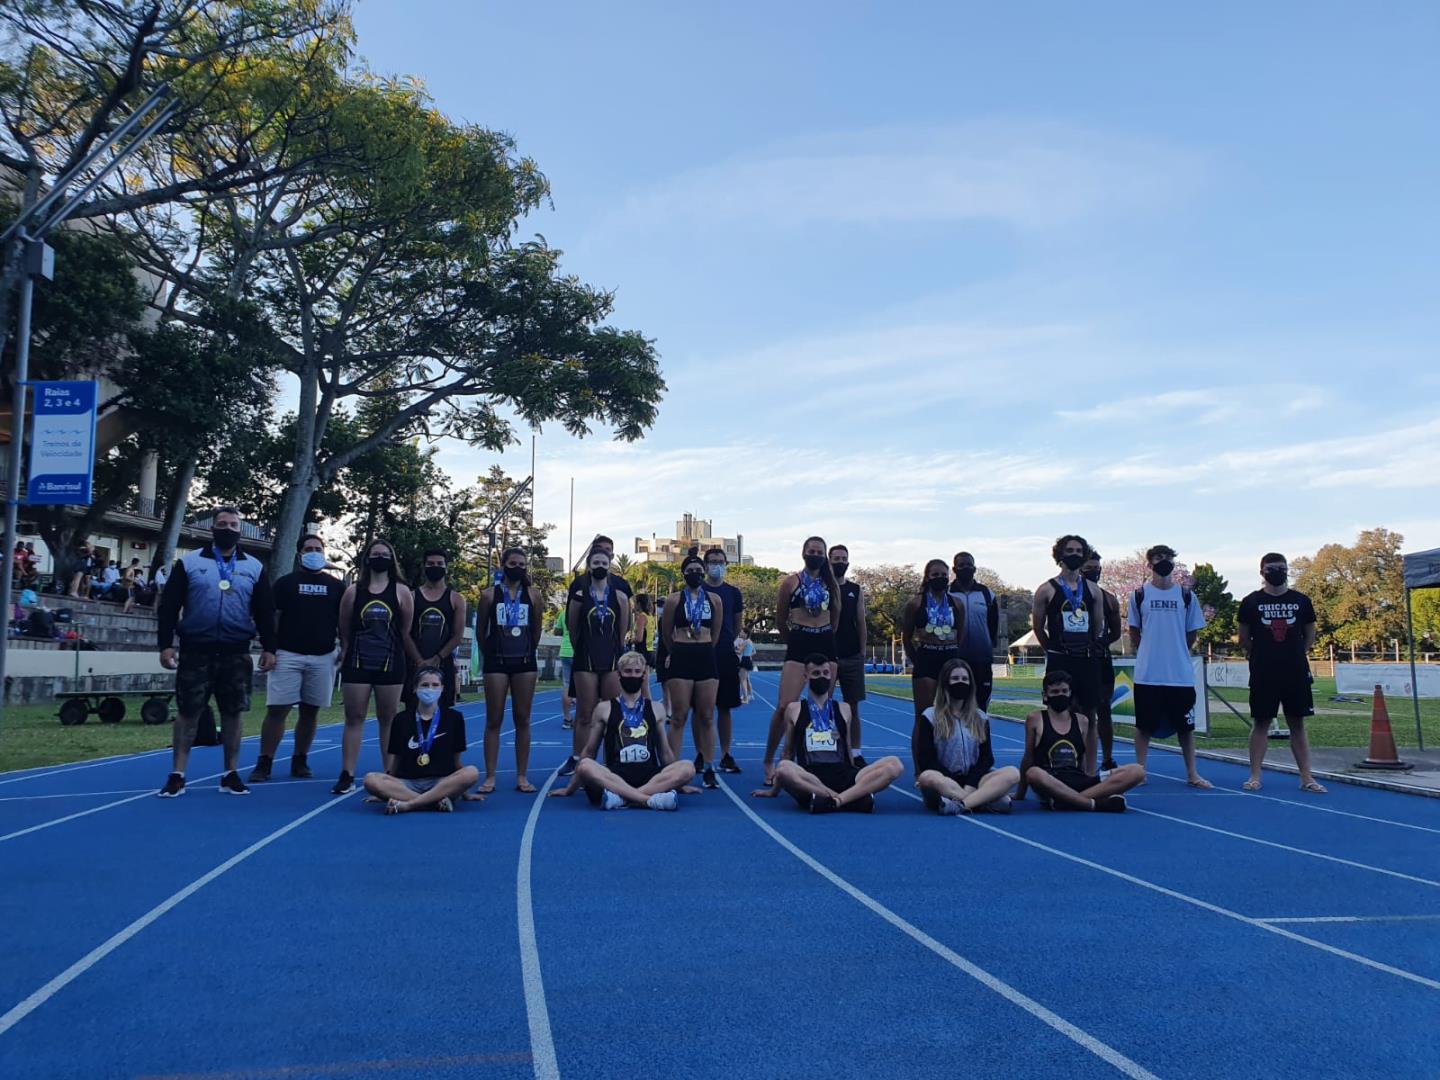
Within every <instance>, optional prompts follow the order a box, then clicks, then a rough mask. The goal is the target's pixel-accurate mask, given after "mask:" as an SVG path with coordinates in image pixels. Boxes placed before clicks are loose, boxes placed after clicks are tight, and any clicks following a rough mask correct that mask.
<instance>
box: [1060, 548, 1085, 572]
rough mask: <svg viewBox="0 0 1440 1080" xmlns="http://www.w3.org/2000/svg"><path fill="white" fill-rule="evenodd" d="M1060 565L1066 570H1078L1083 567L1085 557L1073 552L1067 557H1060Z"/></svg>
mask: <svg viewBox="0 0 1440 1080" xmlns="http://www.w3.org/2000/svg"><path fill="white" fill-rule="evenodd" d="M1060 565H1062V566H1063V567H1065V569H1066V570H1079V569H1080V567H1082V566H1084V565H1085V556H1084V555H1076V554H1074V553H1073V552H1072V553H1071V554H1069V555H1061V556H1060Z"/></svg>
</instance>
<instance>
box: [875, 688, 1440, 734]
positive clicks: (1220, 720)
mask: <svg viewBox="0 0 1440 1080" xmlns="http://www.w3.org/2000/svg"><path fill="white" fill-rule="evenodd" d="M1040 676H1041V672H1040V671H1039V670H1037V671H1036V674H1035V675H1034V676H1029V677H1023V676H1022V677H1020V678H1013V679H997V680H995V690H996V692H997V693H1001V692H1003V689H1004V688H1005V687H1013V688H1015V689H1023V690H1028V691H1031V692H1034V693H1037V694H1038V692H1039V690H1040ZM866 685H867V686H868V687H870V689H872V690H875V691H877V692H879V693H882V694H887V695H890V696H893V697H898V698H903V699H905V700H906V701H908V700H910V678H909V676H903V675H871V676H869V677H868V679H867V680H866ZM1314 692H1315V709H1316V715H1314V716H1312V717H1311V718H1310V719H1309V721H1308V722H1307V725H1306V726H1307V727H1308V729H1309V731H1310V743H1311V745H1312V746H1365V745H1367V744H1368V743H1369V741H1370V699H1369V698H1368V697H1366V698H1364V699H1362V700H1359V701H1354V702H1348V701H1347V702H1340V701H1331V700H1330V699H1331V698H1332V697H1334V696H1335V680H1334V679H1332V678H1316V680H1315V691H1314ZM1217 694H1218V695H1219V696H1220V697H1221V698H1223V699H1224V700H1225V701H1228V702H1230V703H1231V704H1233V705H1234V706H1235V708H1236V709H1238V710H1239V712H1240V713H1241V715H1242V716H1246V717H1248V715H1249V708H1248V706H1247V704H1246V702H1247V700H1248V691H1246V690H1243V689H1235V688H1232V687H1219V688H1214V689H1212V690H1211V691H1210V733H1209V735H1206V736H1202V737H1201V739H1200V745H1201V746H1208V747H1215V748H1220V747H1242V746H1244V745H1246V742H1247V740H1248V739H1249V737H1250V725H1249V724H1248V723H1247V722H1246V721H1245V720H1242V719H1241V718H1240V717H1238V716H1236V715H1235V714H1234V713H1232V712H1231V711H1230V710H1229V709H1227V708H1226V707H1225V706H1224V705H1222V704H1221V703H1220V702H1219V701H1216V700H1215V696H1216V695H1217ZM1386 705H1387V706H1388V708H1389V712H1390V726H1391V728H1392V729H1393V730H1394V732H1395V742H1396V743H1397V744H1399V745H1400V746H1414V745H1415V711H1414V706H1413V705H1412V704H1411V702H1410V699H1409V698H1386ZM1036 707H1038V706H1028V707H1027V706H1025V705H1020V704H1011V703H1008V702H1000V701H997V702H995V703H994V704H993V706H992V708H991V710H990V711H991V712H992V713H994V714H995V715H997V716H1007V717H1010V718H1012V719H1015V720H1021V719H1024V717H1025V714H1026V712H1028V711H1029V710H1030V709H1031V708H1036ZM1124 719H1125V718H1123V717H1117V722H1116V725H1115V726H1116V730H1117V731H1118V732H1120V734H1122V735H1124V736H1126V737H1127V738H1128V737H1129V736H1131V735H1132V734H1133V732H1134V728H1133V726H1132V725H1130V724H1127V723H1125V722H1124ZM1420 724H1421V728H1422V730H1423V731H1424V733H1425V745H1426V746H1427V747H1432V746H1440V701H1430V700H1425V699H1421V701H1420ZM1156 741H1157V742H1172V743H1173V742H1174V740H1173V739H1162V740H1156Z"/></svg>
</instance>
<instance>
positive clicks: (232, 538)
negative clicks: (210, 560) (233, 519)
mask: <svg viewBox="0 0 1440 1080" xmlns="http://www.w3.org/2000/svg"><path fill="white" fill-rule="evenodd" d="M210 543H211V545H213V546H214V548H215V550H216V551H233V550H234V548H235V545H236V544H238V543H240V533H239V531H238V530H236V529H211V530H210ZM85 555H86V553H83V552H82V553H81V558H84V557H85Z"/></svg>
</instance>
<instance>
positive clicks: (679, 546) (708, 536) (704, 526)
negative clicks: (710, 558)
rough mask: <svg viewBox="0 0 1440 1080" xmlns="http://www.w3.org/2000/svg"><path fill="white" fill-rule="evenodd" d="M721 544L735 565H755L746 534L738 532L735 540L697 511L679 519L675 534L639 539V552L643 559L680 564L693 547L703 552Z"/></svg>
mask: <svg viewBox="0 0 1440 1080" xmlns="http://www.w3.org/2000/svg"><path fill="white" fill-rule="evenodd" d="M712 547H718V548H720V549H722V550H723V551H724V552H725V558H726V559H728V560H729V561H730V562H731V563H732V564H740V565H745V566H749V565H753V564H754V562H755V559H754V558H753V557H752V556H749V555H746V554H745V537H744V536H742V535H737V536H736V537H735V538H734V539H733V540H732V539H731V538H730V537H728V536H716V535H715V534H714V522H711V521H705V520H703V519H701V518H698V517H696V516H695V515H694V514H685V515H684V516H683V517H681V519H680V520H679V521H677V522H675V535H674V536H673V537H669V536H657V535H654V534H652V535H651V536H650V538H649V539H648V540H647V539H645V537H643V536H637V537H636V538H635V554H636V555H638V556H639V557H640V559H641V561H643V562H653V563H678V562H679V561H680V560H681V559H683V558H685V556H686V555H688V554H689V553H690V552H691V551H692V550H693V551H695V552H696V553H697V554H700V555H703V554H705V552H706V550H707V549H709V548H712Z"/></svg>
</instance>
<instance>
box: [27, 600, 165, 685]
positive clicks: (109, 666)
mask: <svg viewBox="0 0 1440 1080" xmlns="http://www.w3.org/2000/svg"><path fill="white" fill-rule="evenodd" d="M40 606H41V607H43V608H45V609H47V610H49V611H52V612H53V611H58V610H59V609H61V608H69V609H70V611H71V613H72V621H71V622H70V624H69V626H71V627H73V628H74V629H76V630H78V631H79V632H80V634H81V636H82V637H83V638H84V640H85V641H86V642H88V643H89V644H90V645H93V646H94V648H93V649H76V648H75V645H74V643H73V642H69V641H44V640H40V639H36V638H25V637H12V638H10V641H9V646H8V648H9V658H8V660H7V661H6V678H5V683H6V686H5V698H6V701H8V702H10V703H11V704H30V703H48V702H50V701H52V700H54V696H55V695H56V694H57V693H62V692H65V691H75V690H83V691H90V692H98V691H116V690H161V689H169V688H171V687H173V686H174V685H175V675H174V673H173V672H169V671H166V670H165V669H164V668H162V667H161V666H160V660H159V653H158V649H157V648H156V634H157V626H158V623H157V620H156V618H155V613H154V611H153V609H147V608H136V609H135V610H134V611H132V612H131V613H130V614H128V615H126V614H123V606H124V605H122V604H111V603H107V602H106V601H103V600H80V599H75V598H73V597H68V596H55V595H53V594H45V595H42V596H41V597H40ZM61 625H62V628H63V625H64V624H61Z"/></svg>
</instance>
